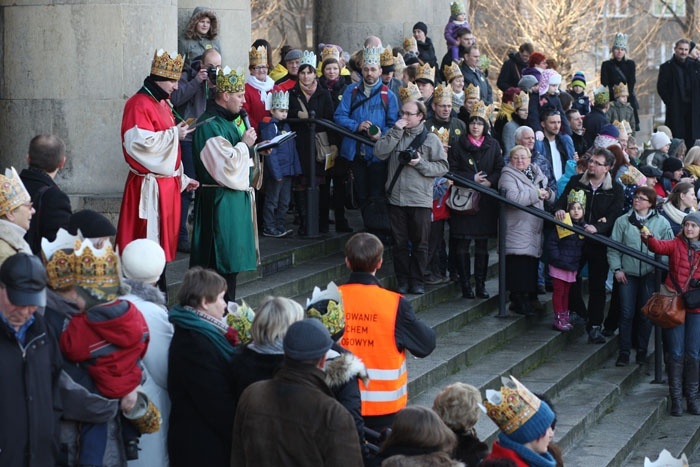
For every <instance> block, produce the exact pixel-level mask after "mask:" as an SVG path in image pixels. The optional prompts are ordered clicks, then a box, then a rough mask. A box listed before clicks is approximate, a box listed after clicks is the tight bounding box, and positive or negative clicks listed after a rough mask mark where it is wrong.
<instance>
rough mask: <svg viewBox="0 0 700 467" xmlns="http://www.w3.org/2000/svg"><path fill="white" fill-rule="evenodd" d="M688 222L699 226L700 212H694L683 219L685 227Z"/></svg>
mask: <svg viewBox="0 0 700 467" xmlns="http://www.w3.org/2000/svg"><path fill="white" fill-rule="evenodd" d="M686 222H695V223H696V224H697V225H700V212H698V211H693V212H691V213H690V214H688V215H687V216H685V217H684V218H683V225H685V223H686Z"/></svg>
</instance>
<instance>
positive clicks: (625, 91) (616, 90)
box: [613, 83, 630, 97]
mask: <svg viewBox="0 0 700 467" xmlns="http://www.w3.org/2000/svg"><path fill="white" fill-rule="evenodd" d="M613 94H615V97H620V96H629V95H630V91H629V88H628V87H627V84H626V83H618V84H616V85H614V86H613Z"/></svg>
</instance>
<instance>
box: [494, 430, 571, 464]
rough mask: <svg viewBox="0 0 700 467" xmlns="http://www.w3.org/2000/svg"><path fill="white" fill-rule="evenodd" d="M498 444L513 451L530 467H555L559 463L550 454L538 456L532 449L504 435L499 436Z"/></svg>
mask: <svg viewBox="0 0 700 467" xmlns="http://www.w3.org/2000/svg"><path fill="white" fill-rule="evenodd" d="M498 443H499V444H500V445H501V446H502V447H504V448H506V449H510V450H511V451H513V452H515V453H516V454H517V455H518V456H520V458H521V459H522V460H524V461H525V463H526V464H527V465H528V466H530V467H555V466H556V465H557V462H556V461H555V460H554V458H553V457H552V455H551V454H550V453H548V452H545V453H544V454H537V453H536V452H535V451H533V450H532V449H530V448H527V447H525V446H523V445H522V444H520V443H516V442H515V441H513V440H511V439H510V438H509V437H508V436H506V435H505V434H503V433H499V434H498Z"/></svg>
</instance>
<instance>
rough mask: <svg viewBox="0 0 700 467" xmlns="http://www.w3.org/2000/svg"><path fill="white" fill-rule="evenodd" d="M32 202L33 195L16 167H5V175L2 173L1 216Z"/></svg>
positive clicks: (0, 184)
mask: <svg viewBox="0 0 700 467" xmlns="http://www.w3.org/2000/svg"><path fill="white" fill-rule="evenodd" d="M31 202H32V197H31V196H29V193H28V192H27V189H26V188H25V187H24V183H22V179H21V178H19V175H17V171H16V170H15V168H14V167H10V168H9V169H5V175H2V174H0V216H4V215H5V214H7V213H8V212H12V211H14V210H15V209H17V208H18V207H20V206H22V205H23V204H27V203H31Z"/></svg>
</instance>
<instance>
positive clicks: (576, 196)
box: [566, 190, 586, 208]
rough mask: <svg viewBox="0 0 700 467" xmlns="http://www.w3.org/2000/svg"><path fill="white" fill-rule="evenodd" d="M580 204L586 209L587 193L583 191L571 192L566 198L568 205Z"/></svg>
mask: <svg viewBox="0 0 700 467" xmlns="http://www.w3.org/2000/svg"><path fill="white" fill-rule="evenodd" d="M574 203H578V204H580V205H581V206H583V207H584V208H585V207H586V192H585V191H583V190H571V191H570V192H569V196H567V197H566V204H574Z"/></svg>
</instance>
